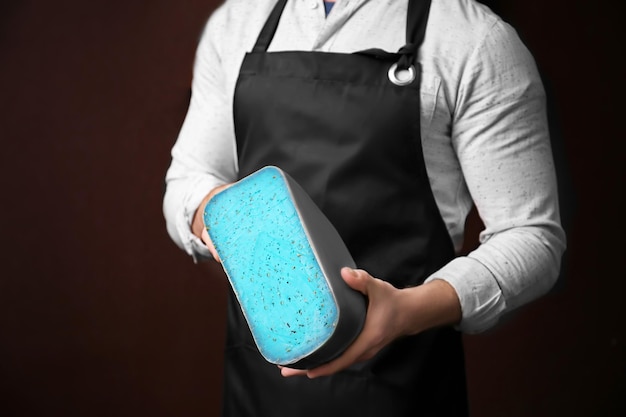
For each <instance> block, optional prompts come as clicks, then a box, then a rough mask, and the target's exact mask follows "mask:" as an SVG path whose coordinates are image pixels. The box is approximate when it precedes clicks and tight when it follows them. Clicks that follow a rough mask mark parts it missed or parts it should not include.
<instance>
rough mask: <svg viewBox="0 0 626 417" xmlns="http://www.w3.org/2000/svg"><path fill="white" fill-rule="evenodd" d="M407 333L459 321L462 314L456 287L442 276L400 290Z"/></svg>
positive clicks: (414, 332) (453, 323) (415, 332)
mask: <svg viewBox="0 0 626 417" xmlns="http://www.w3.org/2000/svg"><path fill="white" fill-rule="evenodd" d="M401 292H402V296H401V302H402V303H403V308H402V311H405V312H406V314H405V316H404V320H405V324H404V326H403V327H404V328H405V333H406V334H407V335H412V334H417V333H420V332H423V331H425V330H428V329H431V328H435V327H441V326H450V325H455V324H458V323H459V322H460V321H461V318H462V311H461V303H460V301H459V297H458V295H457V293H456V291H455V289H454V288H453V287H452V285H450V284H449V283H448V282H446V281H444V280H443V279H434V280H432V281H429V282H428V283H426V284H422V285H419V286H417V287H411V288H406V289H403V290H401Z"/></svg>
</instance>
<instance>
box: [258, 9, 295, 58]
mask: <svg viewBox="0 0 626 417" xmlns="http://www.w3.org/2000/svg"><path fill="white" fill-rule="evenodd" d="M285 4H287V0H278V2H276V5H275V6H274V9H273V10H272V13H271V14H270V16H269V17H268V18H267V20H266V21H265V25H264V26H263V29H262V30H261V33H259V37H258V38H257V40H256V44H255V45H254V48H252V52H265V51H267V47H268V46H269V45H270V42H272V39H273V38H274V33H276V28H277V27H278V22H279V21H280V16H281V15H282V14H283V9H284V8H285Z"/></svg>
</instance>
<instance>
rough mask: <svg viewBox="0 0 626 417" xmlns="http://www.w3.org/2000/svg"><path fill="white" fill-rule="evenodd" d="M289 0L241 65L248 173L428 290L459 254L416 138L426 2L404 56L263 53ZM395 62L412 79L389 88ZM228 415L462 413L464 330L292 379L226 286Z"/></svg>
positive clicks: (242, 156) (412, 15)
mask: <svg viewBox="0 0 626 417" xmlns="http://www.w3.org/2000/svg"><path fill="white" fill-rule="evenodd" d="M286 1H287V0H279V1H278V3H277V5H276V7H275V8H274V10H273V12H272V13H271V15H270V16H269V18H268V20H267V22H266V23H265V26H264V28H263V30H262V31H261V33H260V35H259V37H258V40H257V43H256V45H255V47H254V49H253V50H252V52H251V53H248V54H246V56H245V59H244V61H243V64H242V66H241V70H240V74H239V79H238V81H237V85H236V89H235V99H234V121H235V134H236V140H237V150H238V156H239V176H240V177H244V176H246V175H248V174H250V173H252V172H254V171H256V170H257V169H259V168H261V167H263V166H266V165H275V166H278V167H280V168H282V169H283V170H284V171H286V172H287V173H288V174H290V175H291V176H292V177H293V178H294V179H295V180H296V181H297V182H298V183H299V184H300V185H302V187H303V188H304V189H305V190H306V191H307V192H308V193H309V195H310V196H311V197H312V198H313V200H314V201H315V202H316V203H317V204H318V206H319V207H320V208H321V210H322V211H323V212H324V213H325V214H326V216H327V217H328V218H329V219H330V221H331V222H332V223H333V224H334V225H335V227H336V228H337V230H338V231H339V233H340V234H341V236H342V238H343V239H344V241H345V243H346V245H347V246H348V248H349V250H350V252H351V254H352V256H353V258H354V260H355V262H356V264H357V266H358V267H359V268H362V269H365V270H366V271H368V272H369V273H370V274H372V275H373V276H375V277H377V278H381V279H384V280H387V281H389V282H390V283H392V284H393V285H394V286H396V287H398V288H403V287H408V286H415V285H419V284H421V283H422V282H423V281H424V279H425V278H426V277H428V276H429V275H430V274H431V273H432V272H434V271H436V270H437V269H439V268H440V267H441V266H442V265H444V264H445V263H447V262H448V261H449V260H450V259H452V258H453V257H454V249H453V245H452V242H451V239H450V236H449V234H448V231H447V229H446V226H445V224H444V222H443V220H442V218H441V215H440V213H439V210H438V208H437V205H436V203H435V200H434V197H433V194H432V191H431V189H430V184H429V180H428V177H427V174H426V167H425V164H424V158H423V154H422V146H421V136H420V117H419V115H420V99H419V97H420V91H419V86H420V66H419V64H418V63H417V62H415V61H416V59H415V57H416V55H417V49H418V47H419V45H420V44H421V42H422V40H423V37H424V32H425V28H426V22H427V18H428V11H429V7H430V1H429V0H410V1H409V12H408V17H407V45H405V47H403V48H402V49H401V50H400V51H399V53H398V54H390V53H385V52H384V51H381V50H367V51H363V52H362V53H355V54H341V53H325V52H307V51H286V52H272V53H267V47H268V45H269V44H270V42H271V40H272V38H273V36H274V32H275V30H276V27H277V26H278V22H279V20H280V16H281V14H282V10H283V8H284V6H285V3H286ZM394 63H399V65H400V66H401V68H406V67H408V66H409V65H414V69H415V73H416V78H415V79H414V80H413V81H412V82H411V83H410V84H408V85H404V86H398V85H395V84H394V83H392V82H391V81H390V76H389V75H388V72H389V69H390V66H391V65H392V64H394ZM223 415H224V416H226V417H233V416H236V417H244V416H255V417H292V416H293V417H303V416H315V417H331V416H342V417H345V416H360V417H365V416H385V417H396V416H465V415H467V401H466V392H465V373H464V363H463V349H462V344H461V337H460V334H459V333H458V332H457V331H455V330H453V329H452V328H450V327H445V328H439V329H433V330H429V331H426V332H423V333H421V334H419V335H416V336H411V337H405V338H402V339H400V340H397V341H396V342H394V343H392V344H391V345H389V346H388V347H386V348H385V349H384V350H383V351H381V352H380V353H379V354H378V355H377V356H375V357H374V358H373V359H371V360H369V361H367V362H364V363H361V364H358V365H355V366H353V367H351V368H350V369H348V370H346V371H343V372H340V373H338V374H337V375H334V376H331V377H321V378H317V379H314V380H309V379H308V378H306V377H291V378H284V377H282V376H281V375H280V372H279V370H278V368H277V367H276V366H275V365H272V364H270V363H268V362H266V361H265V360H264V359H263V358H262V356H261V355H260V353H259V352H258V350H257V349H256V347H255V344H254V341H253V339H252V336H251V334H250V331H249V329H248V327H247V325H246V322H245V319H244V317H243V315H242V313H241V310H240V308H239V305H238V303H237V300H236V298H235V296H234V295H233V293H232V291H231V293H230V297H229V303H228V330H227V341H226V353H225V364H224V396H223Z"/></svg>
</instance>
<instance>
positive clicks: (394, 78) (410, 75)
mask: <svg viewBox="0 0 626 417" xmlns="http://www.w3.org/2000/svg"><path fill="white" fill-rule="evenodd" d="M387 75H388V76H389V81H391V82H392V83H394V84H395V85H399V86H404V85H409V84H411V83H412V82H413V80H414V79H415V67H414V66H413V65H411V66H410V67H409V68H407V69H405V70H398V63H397V62H396V63H395V64H393V65H392V66H391V67H389V72H388V73H387ZM398 75H405V76H404V77H399V76H398Z"/></svg>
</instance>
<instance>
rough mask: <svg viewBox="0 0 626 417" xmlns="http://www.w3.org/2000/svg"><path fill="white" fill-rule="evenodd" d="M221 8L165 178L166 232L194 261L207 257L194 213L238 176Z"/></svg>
mask: <svg viewBox="0 0 626 417" xmlns="http://www.w3.org/2000/svg"><path fill="white" fill-rule="evenodd" d="M223 8H224V6H222V7H221V8H218V9H217V10H216V11H215V12H214V13H213V14H212V15H211V17H210V19H209V20H208V22H207V26H206V27H205V30H204V33H203V35H202V37H201V39H200V42H199V45H198V48H197V52H196V57H195V62H194V71H193V82H192V96H191V100H190V104H189V108H188V110H187V115H186V117H185V120H184V122H183V125H182V127H181V130H180V132H179V135H178V138H177V140H176V143H175V144H174V146H173V147H172V152H171V154H172V161H171V164H170V167H169V168H168V170H167V173H166V176H165V184H166V189H165V196H164V199H163V214H164V216H165V221H166V226H167V231H168V233H169V235H170V237H171V238H172V240H173V241H174V242H175V243H176V244H177V245H178V246H179V247H180V248H181V249H184V250H185V251H186V252H187V253H188V254H189V255H191V256H192V257H193V259H194V261H195V262H198V261H199V260H201V259H205V258H210V256H211V255H210V253H209V251H208V249H207V248H206V247H205V245H204V244H203V243H202V241H201V240H200V239H198V238H197V237H196V236H194V235H193V234H192V233H191V222H192V220H193V217H194V214H195V212H196V210H197V208H198V206H199V204H200V202H201V201H202V199H203V198H204V197H205V196H206V195H207V194H208V193H209V191H211V190H212V189H213V188H215V187H216V186H218V185H221V184H224V183H228V182H232V181H234V179H235V178H236V172H237V167H236V158H235V157H234V155H235V153H236V149H235V139H234V127H233V123H232V115H231V113H230V112H231V108H232V106H231V99H230V98H229V96H228V94H227V92H226V88H227V87H226V82H225V75H224V72H223V63H222V59H221V56H220V55H221V54H220V51H219V48H218V47H217V45H219V37H220V36H221V33H224V32H223V31H224V23H223V22H224V19H223Z"/></svg>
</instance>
